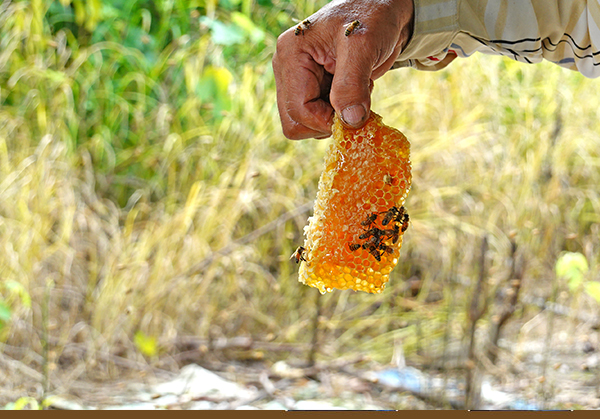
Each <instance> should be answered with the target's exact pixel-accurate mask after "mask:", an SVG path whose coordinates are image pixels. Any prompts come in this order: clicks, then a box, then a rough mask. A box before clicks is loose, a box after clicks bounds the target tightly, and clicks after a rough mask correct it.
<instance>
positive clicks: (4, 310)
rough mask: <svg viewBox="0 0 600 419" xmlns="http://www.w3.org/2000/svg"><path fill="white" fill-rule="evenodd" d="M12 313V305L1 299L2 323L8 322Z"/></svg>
mask: <svg viewBox="0 0 600 419" xmlns="http://www.w3.org/2000/svg"><path fill="white" fill-rule="evenodd" d="M11 315H12V313H11V311H10V307H8V306H7V305H6V304H5V303H4V302H3V301H2V300H0V323H8V322H9V321H10V317H11Z"/></svg>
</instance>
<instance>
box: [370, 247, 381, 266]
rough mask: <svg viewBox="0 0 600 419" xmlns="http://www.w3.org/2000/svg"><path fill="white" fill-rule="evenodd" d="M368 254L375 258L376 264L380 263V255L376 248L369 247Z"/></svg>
mask: <svg viewBox="0 0 600 419" xmlns="http://www.w3.org/2000/svg"><path fill="white" fill-rule="evenodd" d="M368 250H369V253H370V254H371V255H372V256H373V257H374V258H375V259H377V261H378V262H381V253H379V250H378V248H377V246H374V245H371V246H369V249H368Z"/></svg>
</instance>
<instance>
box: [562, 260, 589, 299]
mask: <svg viewBox="0 0 600 419" xmlns="http://www.w3.org/2000/svg"><path fill="white" fill-rule="evenodd" d="M555 269H556V275H558V276H559V277H561V278H564V279H566V280H567V281H568V283H569V289H571V291H573V290H575V289H577V288H579V286H580V285H581V283H582V282H583V279H584V275H585V274H586V273H587V271H588V270H589V265H588V262H587V259H586V258H585V256H583V255H582V254H581V253H579V252H564V253H563V254H562V255H561V256H560V257H559V258H558V260H557V261H556V265H555Z"/></svg>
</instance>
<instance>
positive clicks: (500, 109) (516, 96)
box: [0, 1, 600, 404]
mask: <svg viewBox="0 0 600 419" xmlns="http://www.w3.org/2000/svg"><path fill="white" fill-rule="evenodd" d="M37 3H40V4H37ZM37 3H36V2H35V1H31V2H14V3H9V2H5V3H4V6H3V10H2V12H1V13H0V26H2V24H3V25H4V26H3V28H4V29H2V39H1V42H2V47H1V48H0V51H2V52H0V303H2V305H1V306H0V308H2V307H6V308H8V310H9V311H10V319H9V320H4V321H3V320H2V317H1V316H0V322H2V323H0V342H2V346H0V348H3V349H1V351H3V353H4V354H5V356H7V357H8V356H10V357H11V358H14V359H18V360H20V361H21V362H22V363H23V364H24V365H27V366H28V367H29V368H31V369H32V370H34V371H42V364H43V363H44V360H43V359H42V355H43V353H44V345H45V344H46V342H44V341H45V338H44V334H43V332H42V331H43V329H44V327H47V330H48V342H47V344H48V348H49V351H48V355H47V357H48V360H47V362H48V365H49V371H50V373H49V374H50V382H51V383H54V384H52V385H51V388H50V390H51V391H59V390H60V389H58V390H57V385H56V383H57V380H59V377H60V380H63V381H61V382H63V384H64V386H63V389H64V388H65V387H68V383H71V382H73V381H74V380H76V379H105V378H115V377H118V376H119V375H120V374H121V371H120V370H119V368H117V367H116V366H115V364H114V362H113V361H111V360H110V358H109V360H108V361H107V358H106V357H104V355H103V354H107V353H110V354H118V355H119V356H121V357H124V358H128V359H131V360H136V361H141V362H145V363H149V364H151V365H154V366H160V367H162V368H175V367H176V363H174V362H173V361H171V358H170V357H171V356H172V355H173V354H175V353H177V351H179V350H180V347H179V346H178V338H180V337H182V336H188V335H193V336H196V337H199V338H209V337H210V338H213V339H214V338H219V337H234V336H251V337H253V338H255V339H257V340H272V341H274V342H281V343H283V342H293V343H296V342H300V343H309V342H310V340H311V335H310V333H309V330H310V327H311V324H312V316H313V312H314V310H315V307H314V297H315V293H317V291H316V290H314V289H310V288H307V287H305V286H303V285H302V284H300V283H298V281H297V266H296V265H295V264H293V263H292V262H290V261H289V260H288V258H289V255H290V254H291V253H292V252H293V250H294V249H295V248H296V246H297V245H298V244H300V243H301V242H302V240H303V239H302V228H303V227H304V225H305V223H306V219H307V217H308V215H309V212H300V213H294V211H295V210H296V209H297V208H299V207H302V206H305V205H307V204H308V205H309V204H310V202H311V200H312V199H314V197H315V196H316V186H317V181H318V178H319V175H320V172H321V164H322V158H323V153H324V150H325V146H326V143H327V140H325V141H317V140H306V141H301V142H292V141H288V140H286V139H285V138H284V137H283V135H282V133H281V129H280V126H279V119H278V115H277V110H276V102H275V90H274V81H273V76H272V71H271V68H270V63H269V59H270V54H271V53H272V51H273V48H274V43H275V39H276V28H275V29H272V30H273V32H275V33H270V32H269V31H267V30H263V32H262V33H263V35H264V38H263V41H261V42H262V43H261V44H260V46H259V47H255V48H257V49H253V47H250V46H247V45H249V44H242V46H238V47H236V48H237V49H236V50H231V49H230V50H227V48H232V47H231V46H223V45H219V44H216V43H215V42H214V38H212V37H211V32H210V31H209V30H208V29H207V28H206V27H201V26H197V27H190V28H188V29H187V30H189V34H188V33H187V32H186V28H185V27H184V28H183V32H182V33H181V34H180V36H179V37H176V36H175V35H176V34H174V33H173V32H171V33H169V32H168V31H166V30H164V29H161V28H163V26H164V27H166V26H165V25H167V23H165V22H169V20H168V19H167V18H166V17H165V16H167V12H164V11H163V12H162V14H160V13H159V15H160V16H161V19H163V20H159V22H158V23H157V26H156V30H155V32H154V38H152V39H153V40H152V42H154V43H155V44H156V45H157V46H156V48H155V49H154V50H150V49H149V47H148V48H146V46H145V45H143V44H140V45H129V46H128V45H127V44H126V43H125V45H121V44H119V43H118V42H115V40H112V39H111V37H110V36H109V35H110V34H109V35H106V34H107V33H108V32H105V35H104V36H105V40H94V39H93V38H92V34H91V33H90V32H86V31H85V28H84V29H81V28H79V32H77V31H75V29H73V30H67V29H68V28H75V27H77V25H75V26H74V23H73V22H70V21H68V19H67V20H66V21H60V19H62V18H60V16H62V15H60V14H59V13H55V14H54V15H52V13H50V12H49V13H48V14H47V15H46V16H45V15H43V14H40V12H39V10H42V9H37V8H36V7H35V6H36V5H37V6H40V5H41V4H42V3H43V4H44V5H46V6H47V7H46V9H48V7H49V6H48V3H47V2H46V3H44V2H41V1H39V2H37ZM67 3H68V2H67ZM74 4H75V3H74ZM161 4H162V3H161ZM176 4H179V3H176ZM244 4H246V3H245V2H244ZM251 4H252V3H248V5H251ZM248 5H246V6H244V7H246V8H248V7H250V9H248V10H251V13H258V12H257V11H256V10H254V9H252V7H258V6H256V5H255V6H248ZM52 7H55V6H52ZM182 7H184V6H182ZM240 7H242V6H240ZM278 7H279V9H277V10H278V12H277V13H275V12H274V13H273V14H272V15H269V16H267V19H272V22H282V23H280V25H283V24H288V25H291V24H293V23H292V22H291V20H289V16H288V15H289V13H290V12H296V13H292V14H297V15H298V17H302V16H305V15H308V14H310V11H311V10H315V8H316V7H317V5H316V4H315V3H310V2H307V3H306V4H300V5H296V6H294V7H295V8H294V7H292V6H291V5H290V4H288V3H281V4H278ZM48 10H50V9H48ZM173 10H179V9H177V8H175V9H173ZM183 10H184V11H187V10H188V9H186V8H185V7H184V9H183ZM213 12H214V15H213V16H216V17H220V19H221V20H223V21H224V22H228V20H227V18H226V14H225V12H224V11H223V10H221V9H216V10H214V11H213ZM284 13H287V14H286V15H285V16H287V19H288V20H287V21H285V20H283V18H282V15H283V14H284ZM174 14H175V12H174V11H171V15H169V16H172V15H174ZM48 16H50V17H52V16H54V23H52V22H50V20H49V19H50V18H49V17H48ZM57 16H58V17H57ZM181 16H183V15H181ZM181 16H180V19H183V20H184V21H185V19H184V18H182V17H181ZM73 19H74V18H73ZM164 19H166V20H164ZM277 19H279V20H277ZM139 20H140V21H142V20H143V14H142V15H140V17H139ZM57 22H58V23H57ZM161 22H162V23H161ZM59 23H60V25H63V26H62V27H63V30H62V31H61V30H57V29H56V28H55V29H52V28H53V27H52V25H55V26H57V25H59ZM114 23H115V22H112V26H111V25H108V24H107V27H111V28H112V27H114V26H115V25H114ZM117 23H118V22H117ZM267 23H268V22H267ZM60 25H59V26H60ZM99 25H100V26H98V28H100V29H101V28H102V26H101V23H100V24H99ZM152 25H154V23H153V24H152ZM161 25H162V26H161ZM267 27H268V25H267V24H264V26H260V25H259V28H267ZM64 28H67V29H64ZM117 28H118V25H117ZM161 31H163V32H164V33H163V32H161ZM157 34H162V35H157ZM117 35H118V34H117ZM117 35H114V36H117ZM86 37H87V38H86ZM128 39H129V38H128ZM132 42H133V41H132ZM152 42H150V44H151V45H154V44H152ZM161 45H162V47H161ZM244 48H245V49H244ZM152 51H156V54H155V55H152ZM249 57H250V58H249ZM228 58H229V59H230V60H231V61H227V59H228ZM242 58H245V59H247V60H248V61H247V62H244V60H243V59H242ZM211 89H212V90H211ZM207 92H208V93H207ZM210 92H212V96H211V93H210ZM217 97H218V98H220V99H216V98H217ZM225 98H226V99H225ZM599 101H600V87H599V85H598V83H597V82H596V81H593V80H587V79H585V78H583V77H582V76H580V75H579V74H577V73H574V72H569V71H567V70H563V69H560V68H559V67H557V66H554V65H551V64H549V63H544V64H539V65H535V66H525V65H523V64H519V63H515V62H511V61H510V60H508V59H502V58H499V57H489V56H478V57H472V58H470V59H467V60H457V61H456V62H454V63H453V64H452V65H451V66H450V67H449V68H448V69H446V70H444V71H440V72H436V73H420V72H417V71H412V70H396V71H393V72H390V73H388V74H387V75H386V76H384V77H383V78H382V79H380V80H379V81H377V82H376V85H375V91H374V98H373V109H374V110H375V111H376V112H378V113H380V114H381V115H382V116H383V119H384V122H385V123H386V124H388V125H391V126H394V127H397V128H399V129H401V130H402V131H403V132H404V133H405V134H406V135H407V137H408V138H409V140H410V141H411V143H412V156H411V160H412V162H413V175H414V180H413V189H412V191H411V193H410V195H409V197H408V200H407V208H408V210H409V213H410V215H411V220H412V224H411V227H410V229H409V230H408V232H407V234H406V236H405V240H404V245H403V249H402V252H401V260H400V263H399V265H398V267H397V268H396V270H395V271H394V272H393V274H392V279H391V281H390V284H389V286H388V288H387V289H386V291H385V292H384V293H383V294H381V295H366V294H355V293H350V292H334V293H332V294H329V295H326V296H323V297H321V298H322V308H321V313H322V316H323V317H322V320H321V328H322V341H323V347H322V349H321V352H320V354H319V358H318V359H321V360H324V361H327V360H331V359H333V358H336V357H339V356H344V355H352V354H355V353H357V352H361V353H364V354H367V355H369V356H371V357H372V358H373V359H375V360H377V361H379V362H383V363H387V362H389V359H390V358H391V354H392V350H393V342H394V341H395V340H397V339H401V340H402V342H403V345H404V349H405V352H406V353H407V356H409V357H410V356H413V355H414V354H415V351H416V348H417V346H418V345H421V346H422V347H427V346H428V345H430V346H431V345H433V346H435V345H437V344H439V342H440V341H441V339H442V334H443V331H444V328H445V309H446V306H447V304H448V303H449V301H450V299H452V298H455V297H456V296H466V295H468V293H469V287H470V285H469V284H468V283H466V282H464V281H463V282H464V283H463V284H462V285H461V284H458V285H456V284H455V285H453V287H454V289H455V292H456V294H455V295H449V294H448V293H447V292H446V293H445V294H442V295H443V296H445V298H443V299H442V300H440V301H438V302H436V303H434V304H429V303H426V298H427V295H429V294H431V293H433V292H436V291H438V292H441V291H443V289H442V288H444V287H446V290H447V287H448V283H449V281H450V280H456V279H457V278H458V279H459V280H460V279H469V278H476V276H477V272H478V266H477V258H478V254H479V246H480V242H481V238H482V237H483V235H487V236H488V238H489V252H488V259H489V261H490V270H489V282H490V284H491V285H492V286H495V285H497V284H499V283H500V282H501V281H502V280H504V279H505V277H506V275H508V266H507V258H508V257H509V255H510V247H511V244H510V243H511V240H514V241H515V242H516V244H517V246H518V249H519V250H518V251H519V252H520V254H522V255H523V256H524V257H525V258H526V260H527V272H526V278H525V285H524V288H525V290H527V291H528V292H531V293H534V294H535V293H538V294H539V295H543V296H548V295H549V294H550V286H551V280H552V278H553V277H554V264H555V261H556V259H557V257H558V255H559V254H560V252H562V251H565V250H566V251H573V252H581V253H583V254H584V255H585V256H586V258H587V260H588V263H589V265H590V273H589V277H588V279H597V278H598V267H599V263H600V261H599V259H598V258H599V256H598V255H599V254H600V252H599V248H600V242H599V237H600V234H599V233H600V215H599V214H600V210H599V208H598V205H599V204H598V203H599V202H600V200H599V199H598V187H597V185H598V184H600V168H599V165H600V155H599V151H598V150H600V137H599V136H598V132H600V122H598V121H600V115H599V109H600V103H599ZM282 217H283V218H282ZM287 218H289V219H287ZM276 220H282V221H281V222H277V221H276ZM283 220H285V221H283ZM273 221H275V222H273ZM271 222H273V223H272V224H269V223H271ZM265 225H268V228H266V229H265V230H264V231H263V230H259V233H264V234H260V235H258V234H255V235H254V236H250V237H253V240H251V241H246V240H245V239H243V238H244V237H245V236H246V235H248V234H252V233H253V232H256V231H257V230H258V229H261V227H264V226H265ZM221 249H224V250H225V251H223V252H219V251H220V250H221ZM409 278H418V279H419V280H420V281H421V286H422V291H421V292H420V293H419V295H418V296H417V297H416V301H417V303H418V304H417V305H416V306H411V307H410V308H406V307H403V301H404V300H403V299H402V298H403V297H405V296H407V293H406V291H405V290H404V283H405V280H407V279H409ZM473 282H474V281H471V284H472V283H473ZM563 289H565V290H566V289H567V288H566V284H563ZM46 294H48V295H49V297H48V307H47V308H48V320H47V324H46V325H43V322H42V317H43V311H44V307H43V303H42V302H43V301H44V296H45V295H46ZM571 298H574V297H573V296H572V294H569V293H565V294H563V297H562V299H563V300H566V301H570V299H571ZM467 300H468V299H467V298H465V299H464V300H463V299H461V298H459V299H458V301H457V304H458V305H459V310H462V309H463V308H464V307H466V304H467ZM579 301H580V308H582V309H590V310H597V303H596V302H595V301H594V300H593V299H591V298H589V297H587V296H585V295H584V296H583V297H582V298H581V299H580V300H579ZM463 317H464V313H462V312H461V313H459V314H458V315H457V325H459V327H458V329H457V330H455V333H456V334H459V333H461V330H462V329H461V326H460V325H461V324H466V323H465V321H464V319H463ZM418 323H420V325H421V326H420V327H422V329H423V334H424V338H425V343H424V342H419V341H418V339H417V336H418V335H417V333H416V332H415V330H416V327H417V324H418ZM140 333H141V334H140ZM136 334H137V336H147V337H152V338H153V339H155V342H156V343H155V347H154V346H153V345H154V344H151V343H150V344H149V345H150V346H151V347H150V348H149V349H148V350H146V351H142V350H140V345H139V343H138V344H136ZM150 342H152V340H151V341H150ZM1 353H2V352H0V354H1ZM280 356H282V355H278V354H275V353H274V354H266V360H267V361H268V362H273V361H275V360H277V359H278V357H280ZM8 371H9V373H8V374H7V375H5V378H0V387H4V388H5V389H7V390H6V392H5V393H4V394H5V398H6V400H5V399H3V398H2V397H0V404H2V403H5V402H8V401H10V400H13V401H14V400H16V399H18V398H19V397H24V396H27V395H30V393H31V391H28V390H20V389H18V388H17V387H16V386H13V385H12V384H11V383H12V382H16V381H14V380H16V377H17V376H18V375H19V373H18V371H16V370H8ZM65 377H66V378H65ZM11 380H12V381H11ZM60 380H59V381H60ZM65 383H66V384H65Z"/></svg>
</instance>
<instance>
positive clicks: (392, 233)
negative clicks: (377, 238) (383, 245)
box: [382, 224, 404, 244]
mask: <svg viewBox="0 0 600 419" xmlns="http://www.w3.org/2000/svg"><path fill="white" fill-rule="evenodd" d="M402 231H403V232H404V230H402ZM382 234H383V235H384V236H386V237H387V238H388V239H391V240H392V243H393V244H396V243H398V239H399V238H400V227H398V224H396V225H395V226H394V228H393V229H391V230H383V233H382Z"/></svg>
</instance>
